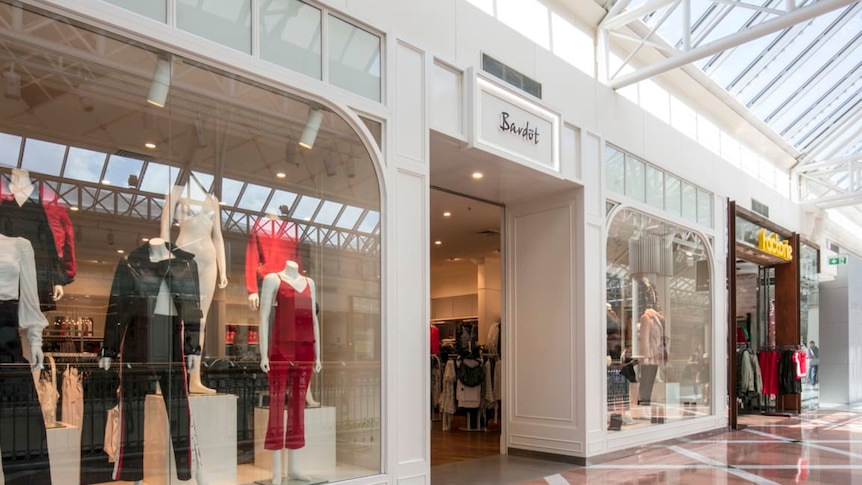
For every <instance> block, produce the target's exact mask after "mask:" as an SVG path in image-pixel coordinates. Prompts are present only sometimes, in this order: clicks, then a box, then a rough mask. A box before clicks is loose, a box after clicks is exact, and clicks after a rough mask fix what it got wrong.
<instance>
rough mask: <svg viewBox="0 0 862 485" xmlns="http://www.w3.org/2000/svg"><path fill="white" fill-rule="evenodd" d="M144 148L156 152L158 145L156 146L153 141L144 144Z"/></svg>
mask: <svg viewBox="0 0 862 485" xmlns="http://www.w3.org/2000/svg"><path fill="white" fill-rule="evenodd" d="M144 146H145V147H147V148H149V149H150V150H155V149H156V144H155V143H153V142H151V141H148V142H146V143H144Z"/></svg>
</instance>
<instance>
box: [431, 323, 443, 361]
mask: <svg viewBox="0 0 862 485" xmlns="http://www.w3.org/2000/svg"><path fill="white" fill-rule="evenodd" d="M429 341H430V343H431V355H440V329H439V328H437V326H436V325H431V328H430V336H429Z"/></svg>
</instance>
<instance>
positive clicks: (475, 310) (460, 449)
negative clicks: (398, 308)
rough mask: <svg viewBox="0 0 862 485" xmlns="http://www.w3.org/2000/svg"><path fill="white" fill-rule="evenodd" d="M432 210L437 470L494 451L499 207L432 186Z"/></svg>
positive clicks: (498, 402)
mask: <svg viewBox="0 0 862 485" xmlns="http://www.w3.org/2000/svg"><path fill="white" fill-rule="evenodd" d="M430 210H431V250H430V258H431V261H430V267H431V305H430V308H431V322H430V329H429V331H430V340H431V380H430V382H431V386H432V389H431V403H430V406H431V429H432V431H431V465H432V466H437V465H444V464H447V463H453V462H458V461H463V460H470V459H475V458H481V457H483V456H489V455H496V454H499V453H500V430H501V426H500V423H501V420H502V388H501V387H502V367H501V363H502V352H501V348H500V347H501V345H500V342H501V310H502V306H501V303H502V283H503V281H502V265H501V250H502V239H501V228H502V218H503V208H502V207H501V206H499V205H497V204H492V203H489V202H486V201H481V200H478V199H475V198H470V197H466V196H463V195H460V194H455V193H452V192H449V191H444V190H440V189H435V190H432V191H431V209H430ZM459 370H460V372H459Z"/></svg>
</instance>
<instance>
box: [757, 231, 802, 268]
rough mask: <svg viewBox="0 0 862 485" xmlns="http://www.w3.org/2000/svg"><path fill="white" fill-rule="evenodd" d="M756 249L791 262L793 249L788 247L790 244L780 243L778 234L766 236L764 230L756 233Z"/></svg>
mask: <svg viewBox="0 0 862 485" xmlns="http://www.w3.org/2000/svg"><path fill="white" fill-rule="evenodd" d="M757 249H759V250H761V251H763V252H765V253H769V254H771V255H773V256H777V257H779V258H781V259H785V260H787V261H792V260H793V248H792V247H790V243H789V242H787V241H780V240H779V239H778V234H775V233H774V232H773V233H772V234H770V235H768V236H767V235H766V229H761V230H760V231H759V232H758V233H757Z"/></svg>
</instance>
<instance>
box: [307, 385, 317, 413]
mask: <svg viewBox="0 0 862 485" xmlns="http://www.w3.org/2000/svg"><path fill="white" fill-rule="evenodd" d="M305 407H307V408H319V407H320V403H319V402H317V401H315V400H314V395H312V394H311V386H308V389H306V391H305Z"/></svg>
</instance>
